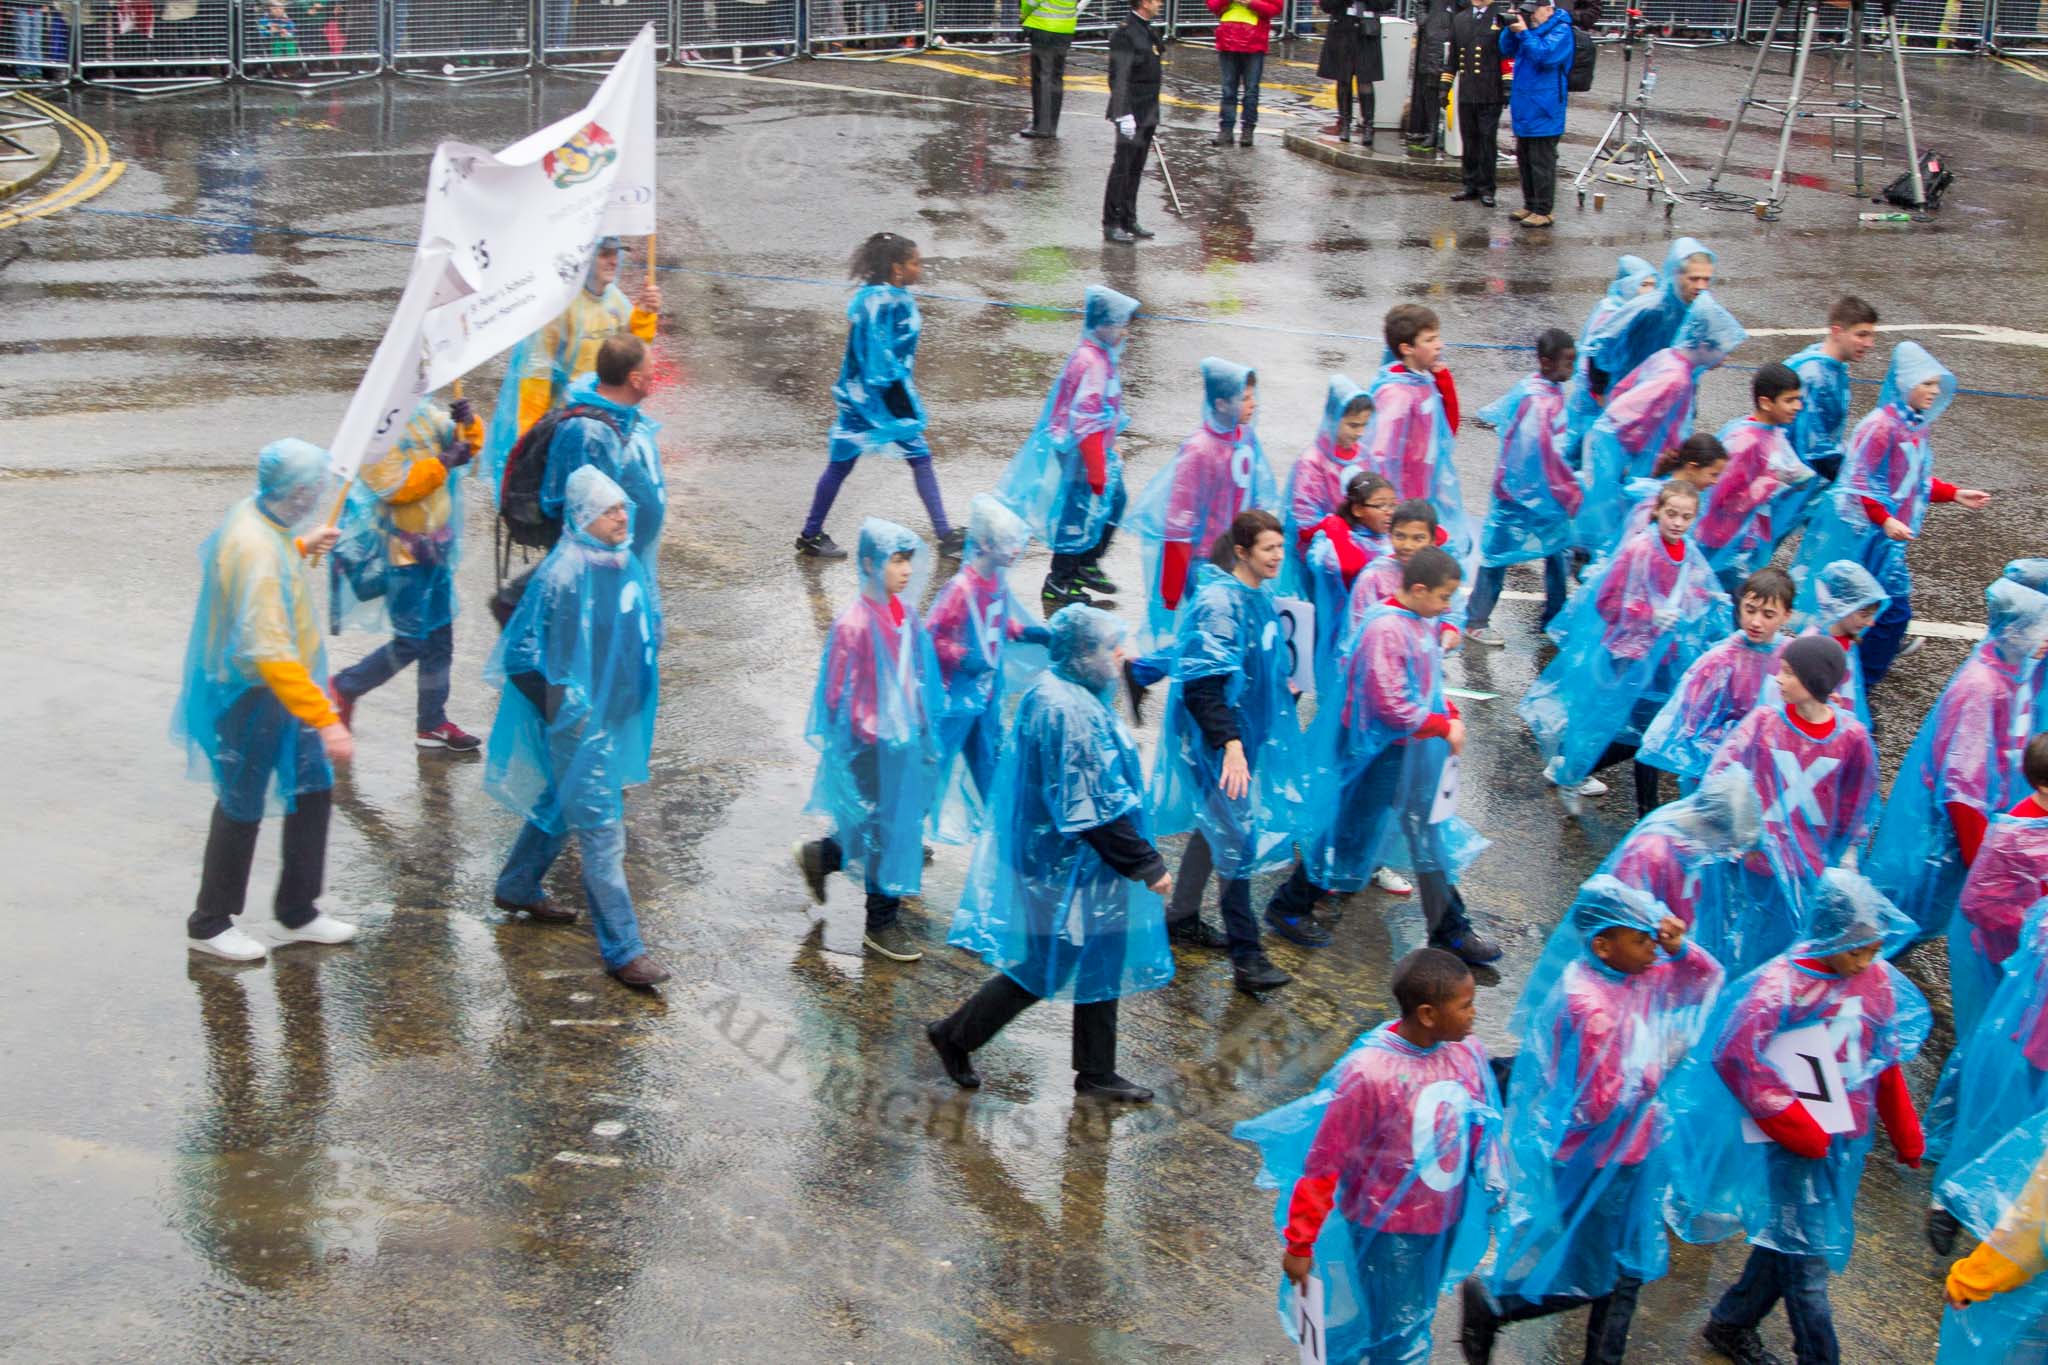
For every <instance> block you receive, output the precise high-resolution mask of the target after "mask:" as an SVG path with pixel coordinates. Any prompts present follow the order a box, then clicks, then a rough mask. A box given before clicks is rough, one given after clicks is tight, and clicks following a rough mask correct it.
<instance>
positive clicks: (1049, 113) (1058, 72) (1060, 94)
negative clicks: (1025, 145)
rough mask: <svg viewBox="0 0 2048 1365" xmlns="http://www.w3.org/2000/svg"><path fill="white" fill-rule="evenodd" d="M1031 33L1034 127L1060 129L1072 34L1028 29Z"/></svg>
mask: <svg viewBox="0 0 2048 1365" xmlns="http://www.w3.org/2000/svg"><path fill="white" fill-rule="evenodd" d="M1029 32H1030V35H1031V127H1032V130H1033V131H1034V132H1040V133H1057V132H1058V131H1059V130H1060V105H1061V103H1062V102H1063V101H1064V100H1065V98H1066V93H1067V91H1066V81H1067V49H1068V48H1070V47H1072V46H1073V45H1074V39H1073V35H1072V34H1067V33H1047V32H1045V31H1044V30H1043V29H1036V28H1034V29H1031V30H1029Z"/></svg>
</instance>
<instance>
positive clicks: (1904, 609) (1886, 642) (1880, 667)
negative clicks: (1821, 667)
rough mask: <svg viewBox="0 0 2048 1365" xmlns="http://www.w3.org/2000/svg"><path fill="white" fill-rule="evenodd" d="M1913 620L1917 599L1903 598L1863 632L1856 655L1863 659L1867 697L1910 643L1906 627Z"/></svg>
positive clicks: (1887, 607)
mask: <svg viewBox="0 0 2048 1365" xmlns="http://www.w3.org/2000/svg"><path fill="white" fill-rule="evenodd" d="M1912 619H1913V599H1912V598H1911V597H1910V596H1907V595H1905V594H1900V595H1899V596H1896V597H1894V598H1892V600H1891V601H1890V602H1888V603H1886V604H1885V609H1884V610H1883V611H1882V612H1880V613H1879V614H1878V617H1877V620H1876V621H1875V622H1873V623H1872V624H1871V627H1870V629H1869V630H1866V631H1864V632H1863V639H1862V640H1861V641H1860V642H1859V643H1858V644H1857V646H1856V652H1857V653H1858V654H1860V655H1861V656H1862V658H1863V688H1864V695H1865V696H1868V695H1869V694H1870V689H1871V688H1873V687H1875V686H1877V685H1878V684H1879V683H1881V682H1883V681H1884V675H1885V674H1887V673H1889V672H1891V671H1892V660H1894V659H1896V658H1898V657H1899V646H1900V645H1902V644H1904V643H1905V642H1906V625H1907V623H1908V622H1910V621H1911V620H1912Z"/></svg>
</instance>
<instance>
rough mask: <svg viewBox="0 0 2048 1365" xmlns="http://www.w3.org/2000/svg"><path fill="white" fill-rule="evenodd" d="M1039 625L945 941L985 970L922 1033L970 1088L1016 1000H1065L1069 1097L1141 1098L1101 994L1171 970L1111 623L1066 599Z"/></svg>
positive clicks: (1136, 986) (1163, 878) (1139, 986)
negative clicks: (1045, 666) (1037, 663)
mask: <svg viewBox="0 0 2048 1365" xmlns="http://www.w3.org/2000/svg"><path fill="white" fill-rule="evenodd" d="M1047 630H1048V631H1049V633H1050V636H1051V643H1050V646H1049V649H1050V652H1051V655H1052V670H1051V671H1050V672H1049V673H1047V674H1046V675H1044V676H1043V677H1041V678H1040V679H1039V680H1038V681H1037V682H1035V683H1033V684H1032V685H1031V687H1030V688H1029V689H1027V690H1026V691H1025V693H1024V696H1023V697H1022V699H1021V700H1020V701H1019V702H1018V704H1017V715H1016V720H1015V721H1014V723H1013V724H1012V726H1011V734H1012V739H1011V742H1010V747H1009V748H1008V749H1007V750H1006V751H1005V753H1004V755H1003V761H1002V766H1001V767H1000V768H998V769H997V772H996V778H995V793H996V799H995V810H994V817H993V820H992V822H991V824H990V827H989V828H988V829H987V830H986V831H985V832H984V833H983V834H982V836H981V838H980V840H979V841H978V842H977V843H976V844H975V847H974V861H973V865H972V867H971V868H970V870H969V872H968V875H967V885H966V886H965V887H964V888H963V889H962V891H961V894H960V908H959V910H958V912H957V913H955V915H954V916H953V929H952V933H951V934H950V935H949V937H948V939H947V941H948V942H950V943H952V944H954V945H956V946H958V947H962V948H966V949H968V950H969V951H970V952H974V953H977V954H979V955H980V957H981V959H982V961H984V962H986V963H988V964H989V965H990V966H991V967H994V968H995V969H996V974H995V975H994V976H992V977H990V978H989V979H988V981H987V982H985V983H984V984H983V985H982V987H981V989H980V990H978V991H976V992H975V993H974V995H973V996H971V997H970V998H969V999H968V1000H967V1001H966V1002H965V1003H964V1004H962V1005H961V1006H960V1008H958V1009H956V1010H954V1011H953V1013H951V1014H950V1015H948V1016H947V1017H946V1018H944V1019H941V1020H937V1021H935V1022H933V1023H930V1024H927V1025H926V1026H925V1036H926V1037H927V1038H929V1039H930V1040H931V1044H932V1047H933V1049H934V1050H936V1051H937V1052H938V1054H939V1060H940V1063H941V1064H942V1065H943V1066H944V1067H945V1069H946V1074H947V1075H948V1076H950V1077H951V1078H952V1079H953V1081H954V1083H955V1084H957V1085H960V1086H963V1087H965V1088H967V1089H970V1090H971V1089H973V1088H975V1087H977V1086H979V1085H980V1084H981V1077H980V1075H979V1074H978V1073H977V1072H976V1071H975V1069H974V1062H973V1054H974V1052H975V1051H976V1050H977V1049H979V1048H981V1047H982V1046H983V1045H985V1044H986V1043H987V1042H988V1041H989V1040H990V1039H991V1038H993V1037H995V1035H996V1034H997V1033H999V1032H1000V1031H1001V1030H1002V1029H1003V1027H1004V1026H1005V1025H1007V1024H1008V1023H1009V1022H1010V1021H1011V1020H1012V1019H1015V1018H1016V1017H1017V1016H1018V1015H1019V1014H1020V1013H1022V1012H1023V1011H1024V1010H1025V1009H1026V1008H1028V1007H1029V1006H1031V1005H1034V1004H1036V1003H1038V1002H1039V1001H1041V1000H1044V999H1048V998H1051V997H1060V998H1063V999H1071V1000H1072V1001H1073V1002H1074V1051H1073V1061H1074V1089H1075V1091H1076V1092H1077V1093H1079V1094H1081V1095H1086V1096H1092V1097H1095V1098H1098V1099H1106V1100H1118V1101H1124V1102H1127V1103H1136V1104H1143V1103H1145V1102H1146V1101H1148V1100H1150V1099H1151V1098H1152V1092H1151V1091H1150V1090H1148V1089H1146V1088H1145V1087H1144V1086H1141V1085H1137V1084H1134V1083H1133V1082H1131V1081H1127V1080H1125V1079H1124V1078H1123V1077H1122V1076H1119V1075H1118V1074H1117V1071H1116V1012H1117V1001H1118V999H1120V998H1121V997H1123V996H1126V995H1134V994H1137V993H1138V992H1140V991H1148V990H1154V989H1156V988H1158V987H1160V986H1163V985H1165V984H1166V982H1167V981H1168V980H1170V979H1171V978H1172V976H1173V954H1172V951H1171V949H1169V948H1168V947H1167V942H1166V924H1165V919H1164V916H1163V913H1162V911H1161V908H1160V897H1161V896H1164V895H1167V894H1169V893H1170V892H1171V891H1172V889H1173V879H1172V878H1171V877H1169V876H1168V875H1167V872H1166V862H1165V860H1164V859H1162V858H1161V857H1160V856H1159V851H1158V850H1157V849H1156V848H1154V847H1153V845H1152V835H1151V827H1150V826H1151V822H1150V820H1149V819H1148V818H1147V816H1146V812H1145V803H1144V797H1143V790H1144V774H1143V771H1142V770H1141V769H1140V767H1139V766H1138V749H1137V745H1136V744H1134V743H1133V742H1132V740H1131V735H1130V731H1128V730H1126V729H1125V728H1124V724H1123V721H1122V720H1121V719H1119V718H1118V716H1117V714H1116V711H1115V709H1114V707H1113V705H1112V703H1111V698H1112V696H1113V695H1114V693H1113V691H1112V688H1113V687H1114V685H1115V682H1116V679H1117V665H1118V661H1119V657H1120V652H1121V646H1122V643H1123V638H1124V627H1123V623H1122V622H1120V621H1118V620H1117V619H1116V618H1115V617H1114V616H1111V615H1110V614H1109V613H1108V612H1105V611H1101V610H1098V609H1096V608H1094V607H1086V606H1080V605H1078V604H1077V605H1073V606H1068V607H1062V608H1061V609H1060V610H1059V611H1058V612H1055V613H1054V614H1053V618H1052V620H1051V621H1050V622H1049V623H1048V625H1047ZM1134 883H1135V885H1134Z"/></svg>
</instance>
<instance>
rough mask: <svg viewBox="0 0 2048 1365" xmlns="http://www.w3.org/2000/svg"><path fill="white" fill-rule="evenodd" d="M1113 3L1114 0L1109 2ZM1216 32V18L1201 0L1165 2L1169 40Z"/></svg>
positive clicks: (1197, 36)
mask: <svg viewBox="0 0 2048 1365" xmlns="http://www.w3.org/2000/svg"><path fill="white" fill-rule="evenodd" d="M1111 3H1114V0H1111ZM1215 31H1216V16H1215V15H1213V14H1211V13H1209V7H1208V6H1207V5H1206V4H1204V3H1203V2H1202V0H1166V35H1167V36H1168V37H1169V38H1205V37H1207V36H1208V35H1210V34H1212V33H1214V32H1215Z"/></svg>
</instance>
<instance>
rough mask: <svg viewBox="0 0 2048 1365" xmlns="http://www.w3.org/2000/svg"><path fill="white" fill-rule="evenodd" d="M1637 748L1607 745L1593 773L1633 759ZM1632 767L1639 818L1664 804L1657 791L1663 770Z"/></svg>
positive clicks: (1618, 744)
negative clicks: (1634, 771) (1633, 769)
mask: <svg viewBox="0 0 2048 1365" xmlns="http://www.w3.org/2000/svg"><path fill="white" fill-rule="evenodd" d="M1639 747H1640V746H1639V745H1635V744H1622V743H1619V742H1617V743H1614V744H1610V745H1608V746H1607V748H1606V749H1605V750H1604V751H1603V752H1602V753H1601V755H1600V761H1599V762H1598V763H1595V764H1594V765H1593V771H1594V772H1596V773H1597V772H1599V771H1600V770H1601V769H1602V768H1611V767H1613V766H1614V765H1615V764H1617V763H1619V762H1621V761H1622V760H1623V759H1625V758H1634V757H1635V756H1636V750H1637V749H1638V748H1639ZM1633 766H1634V768H1635V770H1636V773H1635V778H1636V814H1637V815H1639V816H1640V815H1648V814H1649V813H1650V812H1651V811H1653V810H1655V809H1657V807H1658V806H1660V805H1662V804H1664V801H1663V795H1664V794H1663V793H1662V792H1661V791H1659V790H1658V784H1659V783H1661V782H1662V781H1663V778H1664V770H1663V769H1662V768H1653V767H1651V766H1650V765H1649V764H1647V763H1641V762H1638V763H1636V764H1634V765H1633Z"/></svg>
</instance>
